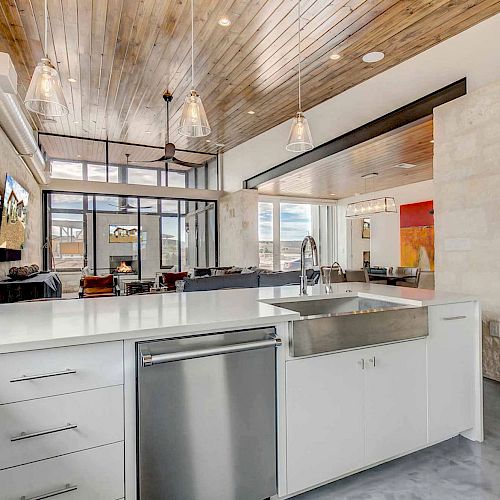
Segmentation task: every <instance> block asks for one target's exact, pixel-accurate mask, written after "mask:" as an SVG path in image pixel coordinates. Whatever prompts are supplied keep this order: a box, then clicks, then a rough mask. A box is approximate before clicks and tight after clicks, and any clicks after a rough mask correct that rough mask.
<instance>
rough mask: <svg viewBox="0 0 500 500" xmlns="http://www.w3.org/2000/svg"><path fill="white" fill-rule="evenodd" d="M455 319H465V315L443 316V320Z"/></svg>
mask: <svg viewBox="0 0 500 500" xmlns="http://www.w3.org/2000/svg"><path fill="white" fill-rule="evenodd" d="M457 319H467V316H445V317H444V318H443V321H455V320H457Z"/></svg>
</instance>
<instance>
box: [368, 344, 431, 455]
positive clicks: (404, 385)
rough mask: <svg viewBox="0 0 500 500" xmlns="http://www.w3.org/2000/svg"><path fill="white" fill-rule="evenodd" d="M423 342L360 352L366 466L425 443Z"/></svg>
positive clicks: (424, 361) (391, 345)
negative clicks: (363, 366)
mask: <svg viewBox="0 0 500 500" xmlns="http://www.w3.org/2000/svg"><path fill="white" fill-rule="evenodd" d="M425 342H426V341H425V339H422V340H413V341H409V342H399V343H397V344H390V345H386V346H381V347H376V348H373V349H367V350H364V352H363V357H364V358H365V360H366V362H365V367H366V369H365V395H366V397H365V425H366V464H367V465H370V464H373V463H376V462H379V461H381V460H387V459H389V458H391V457H394V456H396V455H399V454H401V453H405V452H409V451H411V450H414V449H415V448H418V447H420V446H424V445H425V444H426V443H427V390H426V386H427V378H426V354H425V349H426V347H425ZM373 361H374V362H373Z"/></svg>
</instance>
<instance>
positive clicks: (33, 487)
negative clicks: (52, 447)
mask: <svg viewBox="0 0 500 500" xmlns="http://www.w3.org/2000/svg"><path fill="white" fill-rule="evenodd" d="M123 482H124V481H123V443H116V444H111V445H107V446H102V447H100V448H95V449H93V450H86V451H80V452H78V453H72V454H70V455H64V456H62V457H56V458H52V459H50V460H43V461H41V462H35V463H33V464H28V465H22V466H21V467H15V468H13V469H7V470H3V471H0V485H1V487H0V498H1V500H20V499H21V498H22V497H25V498H26V500H29V499H31V498H38V497H42V498H45V497H44V496H43V495H49V494H51V493H52V494H53V495H54V496H50V497H48V496H47V498H54V500H59V499H61V500H116V499H117V498H122V497H123ZM74 488H76V489H74ZM65 489H66V490H68V491H67V492H66V493H64V490H65ZM61 491H62V492H61ZM58 492H61V493H59V494H57V495H56V493H58Z"/></svg>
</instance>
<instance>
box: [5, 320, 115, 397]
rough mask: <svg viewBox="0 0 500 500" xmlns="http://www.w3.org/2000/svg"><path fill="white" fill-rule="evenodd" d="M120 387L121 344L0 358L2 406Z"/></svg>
mask: <svg viewBox="0 0 500 500" xmlns="http://www.w3.org/2000/svg"><path fill="white" fill-rule="evenodd" d="M69 321H70V319H69V318H68V322H69ZM68 328H70V325H69V324H68ZM0 330H1V326H0ZM119 384H123V342H121V341H120V342H100V343H97V344H89V345H78V346H71V347H55V348H53V349H40V350H36V351H24V352H13V353H9V354H0V404H4V403H13V402H16V401H26V400H29V399H37V398H44V397H46V396H55V395H57V394H67V393H69V392H77V391H86V390H89V389H97V388H99V387H108V386H110V385H119Z"/></svg>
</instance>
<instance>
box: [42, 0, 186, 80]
mask: <svg viewBox="0 0 500 500" xmlns="http://www.w3.org/2000/svg"><path fill="white" fill-rule="evenodd" d="M45 1H47V0H45ZM191 90H194V0H191Z"/></svg>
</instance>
